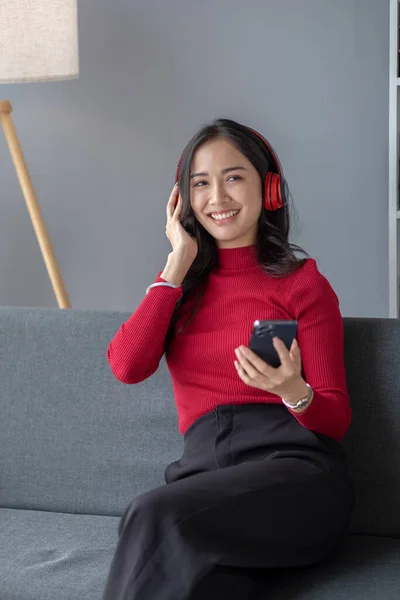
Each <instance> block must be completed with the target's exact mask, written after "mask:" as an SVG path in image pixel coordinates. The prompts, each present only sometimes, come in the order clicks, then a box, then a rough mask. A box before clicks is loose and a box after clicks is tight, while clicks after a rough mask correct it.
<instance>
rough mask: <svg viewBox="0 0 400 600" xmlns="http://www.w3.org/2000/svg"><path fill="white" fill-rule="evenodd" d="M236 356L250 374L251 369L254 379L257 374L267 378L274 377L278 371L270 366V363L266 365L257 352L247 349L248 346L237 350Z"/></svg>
mask: <svg viewBox="0 0 400 600" xmlns="http://www.w3.org/2000/svg"><path fill="white" fill-rule="evenodd" d="M237 350H238V352H237ZM235 354H236V356H237V358H238V360H239V362H240V364H241V365H242V367H243V368H244V369H245V371H247V372H248V373H249V368H250V369H251V373H252V376H253V377H255V376H256V374H257V373H256V372H258V373H261V374H262V375H264V376H265V377H273V376H274V373H275V372H276V369H275V368H274V367H271V365H269V364H268V363H266V362H265V361H264V360H263V359H262V358H260V357H259V356H258V355H257V354H256V353H255V352H253V351H252V350H250V348H247V347H246V346H239V347H238V348H236V349H235ZM249 375H250V373H249Z"/></svg>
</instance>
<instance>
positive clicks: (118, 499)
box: [0, 307, 400, 536]
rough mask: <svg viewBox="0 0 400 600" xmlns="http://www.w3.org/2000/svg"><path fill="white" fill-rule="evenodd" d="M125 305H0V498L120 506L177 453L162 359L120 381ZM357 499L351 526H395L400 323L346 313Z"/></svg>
mask: <svg viewBox="0 0 400 600" xmlns="http://www.w3.org/2000/svg"><path fill="white" fill-rule="evenodd" d="M129 316H130V314H129V313H124V312H112V311H91V310H90V311H89V310H79V309H68V310H60V309H57V308H21V307H1V308H0V415H1V418H0V457H1V458H0V506H1V507H9V508H25V509H40V510H48V511H60V512H72V513H88V514H104V515H122V513H123V511H124V510H125V508H126V506H127V505H128V504H129V502H130V501H131V500H132V498H133V497H135V496H136V495H138V494H139V493H141V492H143V491H146V490H148V489H151V488H153V487H156V486H158V485H162V484H163V483H164V470H165V467H166V466H167V465H168V463H169V462H171V461H173V460H175V459H176V458H178V457H179V456H180V454H181V452H182V438H181V435H180V434H179V433H178V425H177V416H176V410H175V405H174V400H173V394H172V388H171V379H170V376H169V373H168V370H167V368H166V364H165V361H164V360H162V361H161V363H160V367H159V369H158V371H157V372H156V373H154V375H152V377H150V378H149V379H148V380H146V381H144V382H142V383H140V384H136V385H125V384H122V383H120V382H119V381H117V380H116V379H115V378H114V376H113V375H112V373H111V370H110V368H109V365H108V362H107V358H106V350H107V347H108V344H109V342H110V340H111V339H112V338H113V336H114V335H115V333H116V331H117V330H118V329H119V327H120V325H121V324H122V323H123V322H124V321H126V320H127V319H128V318H129ZM344 325H345V360H346V367H347V379H348V388H349V392H350V397H351V401H352V407H353V422H352V425H351V427H350V429H349V431H348V433H347V435H346V437H345V439H344V442H343V443H344V446H345V448H346V450H347V454H348V460H349V467H350V473H351V475H352V478H353V481H354V484H355V488H356V493H357V497H358V501H357V506H356V509H355V511H354V514H353V519H352V523H351V531H352V532H354V533H371V534H377V535H396V536H400V516H399V511H398V506H399V505H400V351H399V346H400V342H399V340H400V321H398V320H393V319H364V318H359V319H357V318H345V319H344Z"/></svg>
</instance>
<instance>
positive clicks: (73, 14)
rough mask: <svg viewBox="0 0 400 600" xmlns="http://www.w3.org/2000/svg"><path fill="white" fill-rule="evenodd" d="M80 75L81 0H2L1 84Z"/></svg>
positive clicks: (55, 79)
mask: <svg viewBox="0 0 400 600" xmlns="http://www.w3.org/2000/svg"><path fill="white" fill-rule="evenodd" d="M78 75H79V54H78V8H77V0H0V83H23V82H34V81H58V80H62V79H75V78H76V77H78Z"/></svg>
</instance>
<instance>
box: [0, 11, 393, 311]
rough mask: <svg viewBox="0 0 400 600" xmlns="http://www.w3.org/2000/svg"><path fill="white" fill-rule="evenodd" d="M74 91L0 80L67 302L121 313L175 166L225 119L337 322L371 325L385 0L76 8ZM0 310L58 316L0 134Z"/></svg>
mask: <svg viewBox="0 0 400 600" xmlns="http://www.w3.org/2000/svg"><path fill="white" fill-rule="evenodd" d="M79 11H80V60H81V75H80V79H78V80H76V81H72V82H62V83H48V84H29V85H21V84H19V85H11V86H1V87H0V96H2V97H3V98H7V99H9V100H11V102H12V104H13V107H14V113H13V115H14V120H15V124H16V127H17V131H18V133H19V136H20V139H21V143H22V146H23V149H24V152H25V156H26V160H27V163H28V165H29V169H30V172H31V176H32V179H33V181H34V184H35V187H36V191H37V194H38V197H39V199H40V204H41V207H42V211H43V213H44V215H45V219H46V223H47V226H48V229H49V233H50V236H51V239H52V241H53V245H54V248H55V251H56V255H57V258H58V260H59V263H60V265H61V268H62V272H63V276H64V279H65V283H66V286H67V289H68V293H69V295H70V297H71V301H72V305H73V307H74V308H83V309H90V308H96V309H121V310H128V311H131V310H132V311H133V310H134V309H135V308H136V306H137V305H138V304H139V303H140V301H141V300H142V298H143V295H144V290H145V288H146V286H147V285H149V284H150V283H151V282H152V281H153V279H154V277H155V275H156V273H157V271H159V270H161V269H162V268H163V267H164V264H165V261H166V257H167V254H168V252H169V251H170V244H169V242H168V240H167V238H166V237H165V233H164V231H165V204H166V202H167V199H168V196H169V193H170V189H171V187H172V185H173V177H174V172H175V167H176V162H177V160H178V157H179V155H180V152H181V150H182V148H183V146H184V145H185V143H186V142H187V140H188V138H189V137H190V136H191V135H192V133H194V131H195V130H196V129H197V128H198V127H199V126H200V125H202V124H203V123H204V122H207V121H209V120H210V119H213V118H214V117H217V116H228V117H231V118H234V119H237V120H240V121H242V122H244V123H247V124H248V125H250V126H252V127H254V128H257V129H259V130H260V131H261V132H262V133H263V134H264V135H265V136H267V137H268V138H270V140H271V142H272V143H273V144H274V145H275V146H276V148H277V150H278V153H279V155H280V158H281V161H282V163H283V166H284V169H285V174H286V176H287V178H288V180H289V183H290V186H291V190H292V194H293V198H294V202H295V204H296V207H297V210H298V213H299V219H298V226H297V229H296V230H294V232H293V233H294V235H293V241H295V242H298V243H300V244H301V245H303V246H304V247H305V249H306V250H307V251H308V252H309V253H310V254H311V255H312V256H314V257H315V258H316V259H317V261H318V263H319V267H320V269H321V271H322V272H323V273H324V274H325V275H326V276H327V277H328V279H329V280H330V281H331V283H332V285H333V287H334V288H335V290H336V292H337V293H338V295H339V298H340V301H341V308H342V313H343V315H344V316H387V314H388V269H387V263H388V252H387V245H388V239H387V238H388V232H387V144H388V139H387V138H388V132H387V129H388V31H389V0H300V1H299V0H247V2H242V1H241V0H219V1H216V0H202V2H198V1H196V0H167V1H166V0H135V2H132V1H131V0H129V1H128V0H113V2H110V1H109V0H81V2H80V3H79ZM0 173H1V183H0V304H1V305H18V306H57V303H56V300H55V297H54V295H53V292H52V289H51V286H50V283H49V280H48V277H47V272H46V270H45V267H44V264H43V261H42V258H41V254H40V250H39V247H38V245H37V242H36V239H35V236H34V232H33V229H32V226H31V223H30V220H29V217H28V214H27V211H26V208H25V203H24V200H23V197H22V195H21V192H20V188H19V186H18V183H17V180H16V175H15V172H14V170H13V166H12V164H11V159H10V157H9V155H8V150H7V148H6V144H5V141H4V139H3V138H2V137H1V136H0Z"/></svg>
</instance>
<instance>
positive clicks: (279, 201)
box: [264, 172, 284, 211]
mask: <svg viewBox="0 0 400 600" xmlns="http://www.w3.org/2000/svg"><path fill="white" fill-rule="evenodd" d="M283 205H284V202H283V198H282V190H281V178H280V176H279V175H278V174H277V173H271V172H269V173H267V177H266V179H265V201H264V206H265V208H266V210H271V211H272V210H278V209H279V208H282V206H283Z"/></svg>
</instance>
